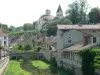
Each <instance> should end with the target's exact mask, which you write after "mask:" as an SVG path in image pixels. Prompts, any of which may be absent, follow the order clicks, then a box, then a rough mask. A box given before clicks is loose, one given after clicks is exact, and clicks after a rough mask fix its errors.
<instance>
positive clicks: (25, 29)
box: [23, 23, 34, 31]
mask: <svg viewBox="0 0 100 75" xmlns="http://www.w3.org/2000/svg"><path fill="white" fill-rule="evenodd" d="M23 29H24V31H28V30H33V29H34V27H33V24H31V23H25V24H24V25H23Z"/></svg>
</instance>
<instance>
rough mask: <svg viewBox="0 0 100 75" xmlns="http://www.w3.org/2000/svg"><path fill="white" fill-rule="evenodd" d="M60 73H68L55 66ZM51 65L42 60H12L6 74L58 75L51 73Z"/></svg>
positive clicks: (61, 74)
mask: <svg viewBox="0 0 100 75" xmlns="http://www.w3.org/2000/svg"><path fill="white" fill-rule="evenodd" d="M53 68H54V69H55V70H57V72H59V73H60V75H68V74H67V73H66V72H64V71H62V70H60V69H58V68H55V67H53ZM50 70H51V65H50V64H48V63H45V62H43V61H40V60H34V61H25V62H19V61H16V60H11V61H10V62H9V65H8V67H7V69H6V71H5V73H4V75H57V73H51V72H50Z"/></svg>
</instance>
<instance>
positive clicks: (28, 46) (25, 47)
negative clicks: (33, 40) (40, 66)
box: [24, 44, 32, 51]
mask: <svg viewBox="0 0 100 75" xmlns="http://www.w3.org/2000/svg"><path fill="white" fill-rule="evenodd" d="M24 49H25V50H26V51H28V50H31V49H32V47H31V45H29V44H26V45H25V46H24Z"/></svg>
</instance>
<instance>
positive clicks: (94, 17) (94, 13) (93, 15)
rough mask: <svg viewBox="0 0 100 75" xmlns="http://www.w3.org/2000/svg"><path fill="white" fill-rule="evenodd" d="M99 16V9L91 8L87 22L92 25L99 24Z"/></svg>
mask: <svg viewBox="0 0 100 75" xmlns="http://www.w3.org/2000/svg"><path fill="white" fill-rule="evenodd" d="M99 14H100V8H98V7H96V8H92V9H91V11H90V12H89V22H90V23H93V24H96V23H100V21H99V20H98V15H99ZM99 19H100V18H99Z"/></svg>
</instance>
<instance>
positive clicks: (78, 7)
mask: <svg viewBox="0 0 100 75" xmlns="http://www.w3.org/2000/svg"><path fill="white" fill-rule="evenodd" d="M87 9H88V4H87V1H86V0H76V1H74V2H73V3H72V4H70V5H69V9H68V10H67V11H66V15H67V16H68V17H69V19H70V20H71V22H72V23H73V24H78V23H82V24H84V23H85V24H86V23H88V21H87V20H88V18H87V13H86V12H87Z"/></svg>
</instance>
